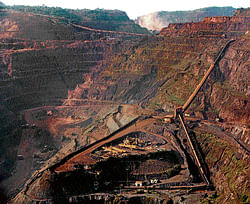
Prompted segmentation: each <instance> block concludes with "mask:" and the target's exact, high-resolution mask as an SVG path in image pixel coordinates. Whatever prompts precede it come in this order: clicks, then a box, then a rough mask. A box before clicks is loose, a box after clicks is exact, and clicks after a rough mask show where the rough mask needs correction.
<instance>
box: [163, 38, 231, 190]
mask: <svg viewBox="0 0 250 204" xmlns="http://www.w3.org/2000/svg"><path fill="white" fill-rule="evenodd" d="M234 41H235V40H234V39H231V40H229V41H228V42H227V43H226V44H225V45H224V47H223V48H222V49H221V51H220V52H219V54H218V55H217V58H216V59H215V61H214V62H213V63H212V64H211V65H210V67H209V69H208V70H207V72H206V73H205V75H204V76H203V78H202V80H201V81H200V83H199V84H198V85H197V87H196V88H195V90H194V91H193V93H192V94H191V95H190V97H189V98H188V100H187V101H186V102H185V104H184V105H183V106H181V107H177V108H176V109H175V113H174V115H166V116H165V117H164V121H167V120H180V122H181V125H182V127H183V129H184V132H185V135H186V137H187V141H188V144H189V146H190V148H191V151H192V154H193V157H194V160H195V163H196V165H197V166H198V169H199V172H200V175H201V177H202V179H203V181H204V182H205V183H206V184H207V185H208V186H210V181H209V179H208V177H207V175H206V174H205V171H204V168H203V167H202V165H201V163H200V160H199V158H198V156H197V152H196V150H195V148H194V144H193V142H192V140H191V139H190V136H189V133H188V130H187V126H186V125H185V122H184V113H185V111H186V110H187V109H188V108H189V106H190V105H191V103H192V102H193V101H194V99H195V97H196V96H197V94H198V93H199V91H200V89H201V87H202V86H203V85H204V83H205V82H206V80H207V78H208V77H209V75H210V74H211V72H212V70H213V69H214V67H215V66H216V64H217V63H218V62H219V61H220V59H221V56H222V54H223V53H224V51H225V50H226V49H227V48H228V46H229V45H230V43H232V42H234Z"/></svg>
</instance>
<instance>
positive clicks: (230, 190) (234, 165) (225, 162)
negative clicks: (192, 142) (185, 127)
mask: <svg viewBox="0 0 250 204" xmlns="http://www.w3.org/2000/svg"><path fill="white" fill-rule="evenodd" d="M195 133H196V136H197V140H198V142H199V143H200V145H201V147H202V150H203V152H204V153H205V155H206V158H205V159H206V162H207V164H208V166H209V168H210V169H212V170H213V171H214V172H212V173H213V177H212V181H213V182H214V185H215V186H216V187H217V190H218V196H214V197H213V198H211V200H215V201H216V202H217V203H221V202H222V200H224V199H228V202H229V201H231V202H233V203H249V201H250V198H249V193H250V188H249V185H248V180H249V160H248V158H245V157H242V156H241V153H239V152H238V149H237V147H235V146H233V145H232V144H230V143H229V142H227V141H225V140H221V139H219V138H217V137H216V136H215V135H213V134H211V133H209V132H207V131H204V130H202V129H200V128H197V129H196V130H195ZM219 189H220V190H219Z"/></svg>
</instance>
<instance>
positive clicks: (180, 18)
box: [135, 7, 235, 31]
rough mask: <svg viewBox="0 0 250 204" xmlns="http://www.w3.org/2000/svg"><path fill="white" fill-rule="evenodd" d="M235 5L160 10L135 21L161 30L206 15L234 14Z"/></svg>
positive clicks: (199, 19) (195, 20)
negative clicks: (183, 9) (170, 10)
mask: <svg viewBox="0 0 250 204" xmlns="http://www.w3.org/2000/svg"><path fill="white" fill-rule="evenodd" d="M234 11H235V8H233V7H221V8H219V7H209V8H203V9H197V10H193V11H173V12H169V11H160V12H155V13H150V14H148V15H145V16H140V17H138V18H137V19H136V20H135V22H136V23H137V24H139V25H140V26H142V27H145V28H147V29H148V30H157V31H160V30H161V29H162V28H164V27H167V26H168V25H169V24H171V23H185V22H199V21H202V20H203V18H204V17H208V16H210V17H213V16H232V15H233V14H234Z"/></svg>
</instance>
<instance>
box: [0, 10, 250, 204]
mask: <svg viewBox="0 0 250 204" xmlns="http://www.w3.org/2000/svg"><path fill="white" fill-rule="evenodd" d="M0 24H1V25H2V26H1V35H0V42H1V43H0V54H1V55H0V60H1V61H0V77H1V81H0V93H1V94H0V110H1V113H2V114H1V115H0V131H1V137H0V141H1V144H2V147H1V151H0V156H1V163H0V167H1V181H0V182H1V188H2V189H4V190H3V193H2V195H3V196H2V197H3V200H6V199H7V198H6V196H7V197H8V199H11V198H14V197H15V198H14V199H13V200H12V201H13V202H15V203H21V202H23V203H29V202H30V203H32V202H38V203H39V202H53V199H55V198H57V196H56V195H58V192H57V191H56V189H57V188H56V187H54V186H53V182H54V181H55V180H56V178H61V177H60V176H61V175H60V174H58V175H57V173H55V172H54V170H55V169H57V168H58V169H60V168H61V169H64V170H65V169H68V170H69V169H71V167H72V166H74V165H78V164H82V163H81V162H84V161H85V160H84V159H86V158H88V157H81V156H80V155H81V153H82V152H83V150H85V149H84V148H88V147H89V146H90V147H91V145H93V146H94V145H95V144H99V143H98V141H99V140H101V141H102V140H105V138H106V137H109V136H110V137H113V136H114V135H117V138H119V137H122V136H124V135H127V134H129V133H132V132H137V131H138V129H140V131H142V129H143V131H144V132H146V133H150V134H153V135H160V136H161V137H164V138H166V140H167V141H168V142H169V143H171V144H172V146H173V148H174V149H175V150H176V151H178V152H179V153H180V154H181V155H182V157H183V158H185V159H184V160H185V161H187V163H190V162H191V163H194V162H193V159H192V156H191V157H190V156H189V155H191V152H190V149H189V147H188V145H187V143H186V142H185V141H186V139H185V137H184V134H183V133H184V132H183V130H182V129H181V126H180V124H179V123H178V122H176V123H173V124H169V123H167V124H166V123H164V121H163V120H162V118H163V116H164V115H166V114H169V113H173V112H174V110H175V108H176V107H178V106H182V105H183V104H184V103H185V101H186V100H187V98H188V97H189V96H190V94H191V93H192V91H193V90H194V88H195V86H196V85H197V84H198V83H199V81H200V80H201V78H202V76H203V75H204V73H205V72H206V70H207V69H208V67H209V66H210V64H211V63H212V62H213V61H214V59H215V58H216V56H217V54H218V53H219V51H220V49H221V48H222V47H223V46H224V45H225V43H226V42H228V40H230V39H231V38H233V39H235V41H234V42H232V43H230V45H229V46H228V48H227V49H226V50H225V52H224V53H223V55H222V57H221V58H220V61H219V63H218V64H217V65H216V67H215V69H214V70H213V72H212V74H211V76H210V77H209V79H208V80H207V82H206V84H205V85H204V86H203V88H202V90H201V91H200V93H199V94H198V96H197V98H196V99H195V101H194V102H193V104H192V105H191V107H190V108H189V109H188V111H187V115H186V116H185V118H186V120H187V124H188V129H189V131H190V132H191V133H192V140H193V141H194V142H195V144H196V149H198V150H199V152H200V153H199V155H198V156H199V158H200V160H202V161H203V164H204V166H205V167H206V168H205V169H206V173H207V175H208V176H209V178H210V180H211V181H212V185H213V187H214V188H215V189H214V190H215V191H211V190H209V191H206V190H205V191H201V192H199V191H196V192H190V191H186V190H185V191H182V190H172V191H162V190H158V191H154V190H153V191H151V192H144V191H143V192H141V193H142V194H143V195H140V192H139V191H138V192H133V193H127V194H126V192H125V191H124V192H122V193H120V194H119V189H118V192H117V189H115V191H114V192H113V194H112V195H111V197H112V199H114V200H117V203H119V202H122V201H123V200H126V199H129V200H131V202H132V200H136V199H137V200H138V202H141V201H142V203H143V202H144V203H145V202H151V200H154V201H152V202H161V201H162V202H163V200H165V201H164V202H166V203H167V202H169V203H171V202H173V201H174V202H179V203H182V202H183V203H189V202H197V201H198V200H200V201H201V200H203V201H204V202H217V203H228V202H235V203H237V202H238V203H240V202H248V201H249V198H248V195H249V183H248V181H249V176H248V175H249V168H248V163H249V159H248V156H249V125H248V124H249V82H248V78H249V77H248V71H249V49H248V46H247V45H248V44H249V37H250V36H249V31H248V30H249V10H248V9H246V10H239V11H238V12H237V14H236V15H235V16H233V17H214V18H205V19H204V21H202V22H198V23H185V24H172V25H170V26H169V27H167V28H164V29H163V30H162V31H161V33H160V35H158V36H147V35H146V36H145V35H137V34H134V33H128V34H126V33H124V31H122V32H115V31H112V32H110V33H109V32H107V31H103V32H102V31H101V30H94V29H86V28H84V27H83V26H82V25H79V26H75V24H74V25H73V24H71V23H69V22H60V21H56V17H53V18H52V17H50V16H46V15H40V14H39V15H37V14H34V13H23V12H20V11H19V12H17V11H13V10H6V9H4V10H1V21H0ZM36 24H37V25H39V28H43V29H42V30H41V32H39V29H34V32H27V30H31V31H33V29H31V28H32V27H33V26H34V25H36ZM43 32H45V34H44V33H43ZM152 116H153V117H152ZM142 118H144V119H145V121H146V122H145V121H143V120H142ZM147 118H151V119H147ZM137 120H142V122H140V123H139V124H140V125H137V126H136V124H134V123H133V122H134V121H137ZM130 125H131V126H130ZM72 158H73V159H72ZM79 158H81V159H79ZM72 164H74V165H72ZM65 166H66V167H67V168H64V167H65ZM188 166H189V167H188V168H189V171H190V172H191V174H194V175H192V177H191V179H193V180H195V178H196V179H198V180H199V179H201V178H200V176H199V175H197V173H196V174H195V173H194V172H198V171H197V169H196V170H195V168H196V167H195V165H190V164H189V165H188ZM51 169H53V170H52V171H51ZM58 169H57V170H58ZM71 173H72V172H71V171H66V173H65V175H66V176H67V174H68V175H74V174H71ZM75 173H76V174H75V175H78V174H77V172H75ZM78 173H79V172H78ZM62 175H63V177H64V176H65V175H64V174H62ZM79 175H80V176H79V178H80V179H83V180H84V179H86V181H89V180H88V179H89V178H90V177H87V176H86V175H82V174H79ZM63 177H62V178H63ZM62 181H64V180H63V179H62ZM65 182H66V181H65ZM67 182H69V183H68V184H69V186H74V185H75V184H73V183H70V181H67ZM196 182H197V181H196ZM90 183H91V182H90V181H89V182H86V185H83V186H82V187H83V188H84V189H85V188H86V187H87V186H88V185H90ZM71 191H72V189H71ZM73 192H74V191H73ZM60 193H62V194H60V196H61V197H64V198H65V199H66V198H67V199H70V200H71V201H72V203H74V202H75V203H77V202H78V201H79V199H80V200H81V199H89V198H90V197H91V195H90V194H89V195H86V197H87V198H85V197H84V196H85V195H82V194H83V192H78V190H77V193H76V192H75V195H74V194H70V195H68V192H66V191H63V190H62V191H61V190H60ZM89 193H93V192H89ZM95 193H96V192H95ZM98 193H102V192H97V194H98ZM149 194H150V195H149ZM4 195H6V196H5V197H4ZM134 195H136V196H135V198H134ZM82 197H84V198H82ZM97 197H98V196H97ZM100 199H103V196H100ZM110 200H111V198H110ZM139 200H140V201H139ZM79 202H80V201H79ZM133 202H134V201H133Z"/></svg>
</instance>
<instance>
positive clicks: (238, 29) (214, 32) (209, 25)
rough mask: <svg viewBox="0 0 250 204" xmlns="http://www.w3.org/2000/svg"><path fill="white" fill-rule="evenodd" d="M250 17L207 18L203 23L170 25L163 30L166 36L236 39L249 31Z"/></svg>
mask: <svg viewBox="0 0 250 204" xmlns="http://www.w3.org/2000/svg"><path fill="white" fill-rule="evenodd" d="M249 20H250V17H249V16H233V17H206V18H204V20H203V22H197V23H178V24H170V25H169V26H168V27H166V28H163V29H162V30H161V34H162V35H164V36H173V35H176V36H186V37H188V36H191V37H194V36H197V35H198V36H200V37H202V36H210V37H215V36H218V37H219V36H221V37H235V36H240V35H242V34H245V32H246V31H247V30H248V29H249V25H248V22H249Z"/></svg>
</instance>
